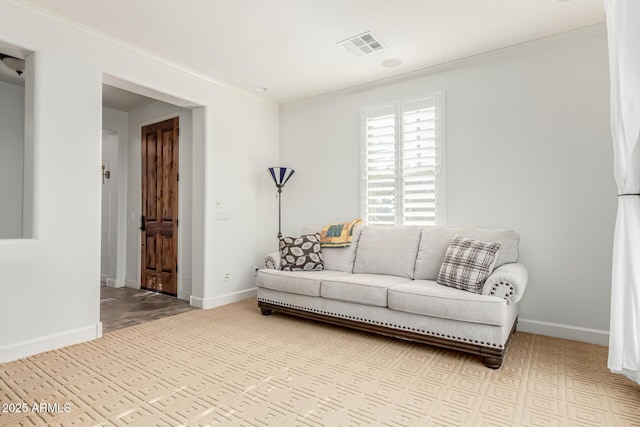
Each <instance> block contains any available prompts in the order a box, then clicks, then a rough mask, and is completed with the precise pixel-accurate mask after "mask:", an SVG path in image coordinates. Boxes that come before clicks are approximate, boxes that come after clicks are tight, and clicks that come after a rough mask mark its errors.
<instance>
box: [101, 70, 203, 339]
mask: <svg viewBox="0 0 640 427" xmlns="http://www.w3.org/2000/svg"><path fill="white" fill-rule="evenodd" d="M200 108H201V107H199V106H197V105H195V104H192V103H189V102H187V101H184V100H180V99H177V98H175V97H172V96H169V95H165V94H161V93H159V92H155V91H152V90H149V89H147V88H144V87H140V86H136V85H134V84H132V83H130V82H126V81H123V80H120V79H118V78H115V77H112V76H108V75H103V114H102V116H103V120H102V127H103V129H104V130H105V133H104V135H105V138H104V141H103V149H104V150H106V152H105V155H104V156H103V163H104V166H105V169H104V171H107V170H109V171H110V177H109V178H106V176H103V178H104V182H105V184H104V185H103V189H105V190H106V189H107V186H109V185H111V187H112V191H111V193H110V196H107V194H108V192H103V198H104V201H103V221H102V227H103V229H104V230H108V231H109V232H108V233H106V235H108V236H110V237H109V238H103V241H102V247H103V259H104V264H105V265H109V266H110V267H109V268H110V269H111V271H112V272H111V273H108V276H107V277H106V278H105V277H104V276H103V277H101V278H102V279H105V280H104V281H103V287H102V288H101V295H102V297H101V308H100V312H101V313H100V317H101V321H102V322H103V330H104V331H107V332H108V331H109V330H112V326H113V325H111V323H113V322H117V318H120V319H122V318H129V319H133V318H145V319H149V320H152V319H153V318H154V316H151V318H149V316H146V315H144V313H143V311H150V310H152V308H160V307H161V306H162V305H164V304H166V303H167V301H166V299H167V298H169V302H171V301H173V302H175V303H176V304H178V305H179V303H183V305H186V307H189V301H190V299H191V295H192V268H193V267H192V264H193V260H192V246H193V239H194V237H193V236H192V221H193V207H192V204H193V203H192V201H193V199H194V197H193V191H194V189H193V184H192V183H193V176H192V175H193V173H192V171H193V166H194V162H199V160H198V159H196V160H194V159H193V138H194V137H193V135H194V129H195V131H197V132H198V135H200V134H201V133H202V134H203V132H201V131H200V128H201V127H202V128H203V127H204V121H203V120H201V119H200V118H198V119H197V120H198V121H197V124H196V127H195V128H194V124H193V123H194V120H193V119H192V117H193V116H192V113H193V111H198V110H199V109H200ZM198 114H199V115H201V114H200V113H198ZM198 117H199V116H198ZM173 120H175V132H176V134H175V138H167V137H166V136H167V134H166V133H164V132H165V131H164V130H161V131H160V133H156V134H155V136H154V137H151V136H149V137H148V138H146V139H145V137H144V135H145V131H144V129H150V128H152V127H153V126H154V125H155V124H158V123H163V122H166V121H173ZM178 125H179V129H180V130H179V134H178ZM169 134H170V132H169ZM154 138H155V139H154ZM110 139H113V140H115V141H117V143H116V145H117V150H111V151H110V149H109V145H110V144H111V143H110V142H109V140H110ZM169 140H172V142H171V144H169ZM151 141H154V142H153V143H152V142H151ZM198 141H200V139H198ZM173 142H175V144H174V143H173ZM143 145H145V146H146V147H147V148H146V149H145V150H143ZM151 146H153V150H151V149H150V148H149V147H151ZM168 147H173V148H168ZM171 149H173V150H174V151H175V157H174V158H173V160H171V161H168V167H166V168H165V167H164V166H162V162H166V161H163V160H161V157H158V156H156V154H158V153H164V152H165V150H166V151H167V152H169V151H171ZM150 150H151V151H150ZM116 151H117V153H116ZM143 151H144V152H145V153H146V154H145V156H146V157H147V160H146V161H143ZM109 152H111V153H112V158H113V157H115V159H116V160H115V161H112V160H110V159H109V158H108V153H109ZM150 153H151V156H149V154H150ZM158 161H160V162H161V166H162V167H161V168H160V169H158V168H157V167H154V168H149V167H148V166H149V165H150V164H154V165H155V164H156V163H157V162H158ZM145 164H146V165H147V167H146V169H154V170H155V174H151V179H152V180H154V182H155V184H154V185H149V173H147V172H149V171H146V170H144V169H145V166H144V165H145ZM100 166H102V165H100ZM114 166H115V168H114ZM114 169H117V171H118V173H117V180H114V178H116V177H115V174H114ZM178 171H184V173H183V174H180V176H179V181H178V180H177V178H178V176H177V174H178ZM167 174H168V175H167ZM172 174H175V178H176V180H175V181H174V182H173V186H174V187H175V188H174V189H170V187H171V185H169V184H170V182H169V178H168V177H169V175H172ZM143 176H146V178H144V179H145V180H146V181H147V184H145V186H146V187H147V188H148V189H149V191H147V192H146V193H145V191H142V189H143ZM116 181H117V182H116ZM151 187H153V188H154V189H155V195H154V197H156V196H158V195H161V194H169V195H170V197H169V200H168V201H167V200H165V199H163V198H162V197H161V198H159V199H158V198H156V201H155V202H154V203H152V205H153V206H155V207H156V212H158V209H160V210H159V214H154V215H150V214H149V212H148V209H147V205H148V203H147V202H146V201H144V200H143V199H144V198H145V197H146V198H147V199H148V198H149V196H150V188H151ZM200 187H201V186H198V187H197V188H200ZM198 191H199V190H198ZM109 197H110V199H109ZM171 199H173V200H174V201H175V203H174V204H173V205H172V207H171V208H170V209H169V211H170V213H171V214H170V215H168V214H167V208H166V206H168V205H167V203H169V202H170V201H171ZM114 200H115V201H114ZM109 204H110V207H107V205H109ZM116 204H117V207H116V206H114V205H116ZM114 216H115V217H116V219H115V220H114V219H113V217H114ZM143 216H144V226H145V230H141V228H143V223H142V217H143ZM169 217H171V218H169ZM198 217H199V215H196V218H198ZM169 219H171V220H172V221H173V220H175V221H174V222H175V224H174V225H175V228H173V227H171V228H172V230H169V229H167V227H168V225H169V223H170V222H171V221H169ZM154 221H155V222H154ZM178 221H179V223H178ZM154 228H155V230H154ZM114 229H115V230H114ZM152 232H155V233H156V235H155V236H154V237H152V234H153V233H152ZM170 232H173V235H172V236H171V238H168V235H169V234H171V233H170ZM104 235H105V234H103V236H104ZM195 238H197V236H196V237H195ZM114 240H115V242H114ZM114 246H115V248H116V250H115V252H113V251H111V250H110V249H106V248H112V247H114ZM143 246H145V247H149V246H151V247H152V250H151V251H146V252H145V255H143ZM158 250H160V252H158ZM104 251H109V254H108V255H106V254H105V253H104ZM149 253H152V254H153V257H150V255H149ZM165 254H170V255H169V256H168V257H167V256H165ZM169 261H170V262H169ZM173 264H175V268H172V267H169V265H173ZM150 267H154V268H150ZM171 269H173V273H174V274H173V277H172V278H170V279H169V280H168V282H167V281H165V276H166V270H171ZM150 270H153V272H152V274H149V271H150ZM103 271H104V270H103ZM103 271H101V274H104V273H103ZM113 271H115V278H114V279H113V280H109V279H110V278H111V275H112V274H113ZM143 272H144V273H143ZM156 273H157V274H156ZM143 274H144V276H143ZM147 277H151V278H152V280H147V279H146V278H147ZM158 284H160V286H158ZM173 284H175V285H173ZM169 285H173V287H167V286H169ZM114 288H123V289H114ZM148 289H150V290H151V291H149V290H148ZM133 290H135V291H136V292H133V294H132V295H128V294H131V291H133ZM118 291H122V292H118ZM158 292H163V293H164V294H167V295H171V297H170V296H167V295H162V294H159V293H158ZM162 298H164V299H162ZM132 301H138V304H132ZM149 302H154V303H157V305H153V306H152V305H150V304H149ZM143 303H144V304H143ZM165 311H167V310H165ZM171 312H173V311H172V310H168V311H167V313H171ZM123 316H124V317H123Z"/></svg>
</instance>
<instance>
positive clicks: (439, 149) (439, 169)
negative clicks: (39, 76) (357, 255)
mask: <svg viewBox="0 0 640 427" xmlns="http://www.w3.org/2000/svg"><path fill="white" fill-rule="evenodd" d="M425 98H433V99H434V103H435V112H436V117H435V120H436V133H437V134H436V138H435V139H436V155H435V160H436V165H435V186H436V191H435V195H436V198H435V203H436V212H435V214H436V215H435V224H432V225H437V226H444V225H446V209H445V208H446V180H445V175H446V174H445V169H446V168H445V165H446V163H445V159H446V156H445V154H446V93H445V91H438V92H431V93H427V94H423V95H420V96H412V97H406V98H400V99H395V100H392V101H388V102H382V103H378V104H371V105H366V106H363V107H361V108H360V114H359V156H360V159H359V160H360V161H359V166H360V170H359V172H360V194H359V198H360V200H359V205H360V217H361V218H362V219H363V221H364V223H365V224H367V222H368V215H367V202H366V197H367V126H366V121H367V113H368V112H369V111H370V110H374V109H379V108H384V107H391V106H393V111H394V118H395V120H394V122H395V125H394V127H395V129H396V131H395V133H394V144H395V148H396V156H395V164H396V166H395V179H394V181H395V183H394V186H395V189H396V194H398V193H399V194H402V187H403V183H402V175H401V173H400V171H401V162H402V155H401V153H402V151H401V149H402V131H400V132H398V131H397V129H398V128H399V125H401V124H402V112H403V109H402V107H403V105H404V104H405V103H409V102H414V101H419V100H421V99H425ZM403 209H404V208H403V198H402V197H400V200H398V199H397V198H396V202H395V220H394V226H403V225H404V215H403V212H404V210H403ZM427 225H429V224H425V225H423V226H427Z"/></svg>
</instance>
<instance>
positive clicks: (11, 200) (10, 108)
mask: <svg viewBox="0 0 640 427" xmlns="http://www.w3.org/2000/svg"><path fill="white" fill-rule="evenodd" d="M0 129H2V131H1V132H0V239H15V238H20V237H22V190H23V155H24V87H22V86H17V85H13V84H10V83H5V82H0Z"/></svg>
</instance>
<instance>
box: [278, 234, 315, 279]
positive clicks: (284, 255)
mask: <svg viewBox="0 0 640 427" xmlns="http://www.w3.org/2000/svg"><path fill="white" fill-rule="evenodd" d="M280 258H281V264H280V270H285V271H313V270H324V258H323V257H322V251H321V249H320V233H315V234H306V235H304V236H298V237H283V238H281V239H280Z"/></svg>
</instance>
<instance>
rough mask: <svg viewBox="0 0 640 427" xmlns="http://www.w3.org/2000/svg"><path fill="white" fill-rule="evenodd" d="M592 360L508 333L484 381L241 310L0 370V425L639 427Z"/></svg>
mask: <svg viewBox="0 0 640 427" xmlns="http://www.w3.org/2000/svg"><path fill="white" fill-rule="evenodd" d="M606 358H607V350H606V348H604V347H599V346H595V345H590V344H584V343H578V342H573V341H566V340H560V339H554V338H547V337H542V336H536V335H531V334H526V333H520V332H517V333H516V334H515V336H514V339H513V341H512V345H511V347H510V349H509V351H508V353H507V360H506V362H505V365H504V367H503V368H502V369H501V370H496V371H494V370H491V369H488V368H486V367H485V366H484V365H483V364H482V363H481V361H480V359H479V358H475V357H472V356H465V355H462V354H460V353H457V352H450V351H444V350H438V349H434V348H430V347H427V346H424V345H417V344H412V343H408V342H403V341H399V340H395V339H391V338H385V337H380V336H376V335H370V334H366V333H361V332H356V331H351V330H348V329H343V328H339V327H333V326H328V325H324V324H320V323H314V322H311V321H307V320H301V319H297V318H293V317H288V316H285V315H279V314H274V315H272V316H268V317H264V316H262V315H261V314H260V312H259V310H258V308H257V307H256V303H255V301H253V300H249V301H243V302H240V303H236V304H231V305H228V306H225V307H220V308H217V309H214V310H208V311H204V310H196V311H191V312H188V313H184V314H179V315H177V316H173V317H167V318H164V319H160V320H156V321H153V322H150V323H146V324H143V325H138V326H133V327H130V328H125V329H120V330H118V331H115V332H112V333H109V334H106V335H105V336H104V337H103V338H102V339H100V340H96V341H93V342H90V343H85V344H80V345H76V346H72V347H67V348H64V349H61V350H56V351H51V352H47V353H43V354H40V355H36V356H32V357H29V358H27V359H22V360H19V361H15V362H10V363H5V364H0V388H1V390H2V392H1V393H0V404H2V405H3V407H2V408H0V409H4V410H5V411H6V410H8V409H11V410H15V409H16V406H15V404H19V406H21V407H23V408H24V409H27V412H26V413H7V412H4V413H0V425H2V426H19V425H82V426H91V425H123V426H124V425H140V426H154V425H157V426H164V425H166V426H176V425H194V426H196V425H197V426H201V425H202V426H204V425H217V424H222V425H248V426H261V425H275V426H280V425H295V426H319V425H330V426H333V425H336V426H342V425H344V426H368V425H399V426H412V425H426V426H459V425H460V426H467V425H468V426H565V425H567V426H569V425H571V426H640V387H639V386H638V385H636V384H635V383H633V382H631V381H629V380H627V379H626V378H624V377H621V376H619V375H614V374H611V373H610V372H609V371H608V370H607V368H606ZM42 403H44V404H45V406H40V404H42ZM11 404H14V406H11V407H10V405H11ZM34 404H35V408H34ZM46 405H48V408H46ZM34 409H35V410H42V412H38V411H34Z"/></svg>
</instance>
